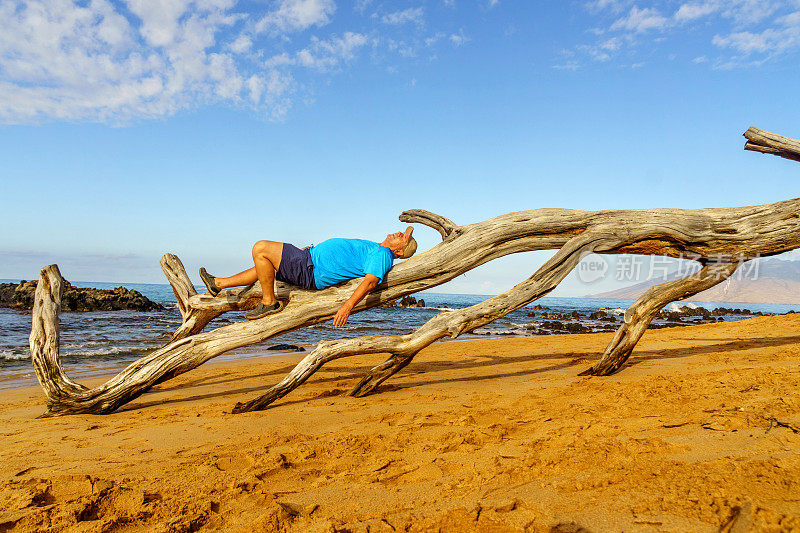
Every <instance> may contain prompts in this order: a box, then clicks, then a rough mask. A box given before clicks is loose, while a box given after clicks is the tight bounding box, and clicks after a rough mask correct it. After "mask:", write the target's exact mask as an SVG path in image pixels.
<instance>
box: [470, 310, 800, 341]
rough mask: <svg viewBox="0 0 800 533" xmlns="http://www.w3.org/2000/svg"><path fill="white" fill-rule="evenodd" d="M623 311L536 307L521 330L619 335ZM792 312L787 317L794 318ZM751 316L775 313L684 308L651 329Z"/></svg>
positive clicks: (662, 316) (510, 332) (665, 315)
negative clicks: (560, 311)
mask: <svg viewBox="0 0 800 533" xmlns="http://www.w3.org/2000/svg"><path fill="white" fill-rule="evenodd" d="M624 313H625V310H624V309H612V308H609V307H601V308H600V309H599V310H597V311H594V312H593V313H587V314H582V313H579V312H578V311H572V312H571V313H558V312H555V311H552V310H551V309H550V308H549V307H545V306H543V305H538V304H537V305H535V306H534V307H533V311H531V312H529V313H528V316H529V317H531V318H532V319H534V320H532V321H531V322H530V323H526V324H522V325H521V327H522V328H524V330H525V331H526V333H525V334H527V335H563V334H569V333H597V332H603V331H616V330H617V329H618V328H619V326H620V324H622V321H623V316H624ZM792 313H794V311H789V312H788V313H787V314H792ZM751 316H773V313H762V312H761V311H750V310H749V309H739V308H727V307H717V308H714V309H711V310H709V309H706V308H704V307H699V306H693V305H684V306H679V305H678V304H674V305H673V306H671V307H669V308H667V309H664V310H662V311H661V312H660V313H659V314H658V316H656V318H655V319H653V321H652V322H651V323H650V325H649V326H648V329H659V328H669V327H675V326H690V325H694V324H709V323H713V322H722V321H724V320H726V319H730V320H738V319H742V318H745V317H751ZM474 333H475V334H476V335H518V334H520V332H519V331H516V332H515V331H513V330H505V331H499V332H496V331H487V332H483V333H481V332H474Z"/></svg>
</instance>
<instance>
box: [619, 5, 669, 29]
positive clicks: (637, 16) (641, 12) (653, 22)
mask: <svg viewBox="0 0 800 533" xmlns="http://www.w3.org/2000/svg"><path fill="white" fill-rule="evenodd" d="M668 24H669V19H667V18H666V17H664V16H662V15H661V13H659V12H658V10H656V9H651V8H647V7H646V8H644V9H639V8H638V7H636V6H634V7H632V8H631V10H630V12H629V13H628V14H627V15H626V16H624V17H622V18H620V19H617V20H616V21H615V22H614V24H612V25H611V30H612V31H614V30H628V31H633V32H636V33H642V32H646V31H648V30H663V29H664V28H666V27H667V25H668Z"/></svg>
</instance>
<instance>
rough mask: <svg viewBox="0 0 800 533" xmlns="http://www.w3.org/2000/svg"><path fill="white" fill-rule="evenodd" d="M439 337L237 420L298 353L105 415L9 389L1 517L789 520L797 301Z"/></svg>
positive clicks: (798, 380) (373, 524) (403, 525)
mask: <svg viewBox="0 0 800 533" xmlns="http://www.w3.org/2000/svg"><path fill="white" fill-rule="evenodd" d="M609 338H610V334H595V335H571V336H559V337H540V338H524V339H501V340H491V341H478V342H452V343H440V344H436V345H434V346H432V347H430V348H429V349H427V350H425V351H424V352H423V353H421V354H420V356H419V357H418V358H417V360H416V361H415V362H414V363H412V364H411V365H410V366H409V367H407V368H406V369H405V371H404V372H403V373H402V374H400V375H399V376H396V377H395V378H394V379H393V380H391V381H390V382H389V383H388V384H387V385H385V386H384V388H383V389H382V392H381V393H380V394H376V395H373V396H370V397H368V398H363V399H354V398H350V397H347V396H343V395H342V392H343V391H346V390H347V389H348V388H349V387H350V386H352V385H353V384H354V383H355V382H356V381H357V378H358V376H359V374H360V373H361V372H363V371H364V370H365V369H366V368H368V367H369V366H371V365H372V364H374V363H376V362H378V361H379V360H381V359H382V358H381V357H374V356H372V357H361V358H354V359H350V360H340V361H336V362H334V363H332V364H331V365H329V366H328V367H326V368H324V369H323V370H321V371H320V372H319V373H318V374H317V375H316V376H315V377H314V378H312V379H311V380H310V381H309V382H308V383H307V384H305V385H304V386H302V387H301V388H300V389H298V390H297V391H295V392H294V393H292V394H290V395H289V396H288V397H287V398H285V399H284V400H283V401H280V402H278V403H277V404H276V406H275V407H274V408H272V409H270V410H268V411H264V412H259V413H249V414H243V415H232V414H230V409H231V407H232V406H233V405H234V403H235V402H236V401H240V400H244V399H247V398H251V397H253V396H254V395H256V394H257V392H258V390H260V389H261V388H262V387H263V386H264V385H269V384H272V383H274V382H276V381H277V380H278V379H279V377H280V376H282V375H283V374H284V373H285V372H287V371H288V370H289V369H290V367H291V363H292V362H293V361H296V360H297V358H284V359H275V358H263V359H258V360H250V361H244V362H235V363H224V364H213V363H212V364H208V365H206V366H204V367H202V368H200V369H198V370H196V371H194V372H191V373H189V374H188V375H185V376H182V377H179V378H177V379H175V380H173V381H171V382H169V383H165V384H162V385H161V386H159V387H158V388H157V389H156V390H154V391H153V392H151V393H149V394H147V395H145V396H144V397H142V398H141V399H139V400H138V401H136V402H134V403H132V404H131V405H130V406H129V407H128V408H127V409H126V410H124V411H121V412H118V413H115V414H112V415H107V416H72V417H64V418H57V419H45V420H37V419H34V417H35V416H36V415H38V414H39V413H40V412H41V411H42V396H41V392H40V391H39V390H37V389H17V390H13V391H6V392H4V393H3V397H2V400H0V436H2V440H0V531H6V530H11V531H41V530H48V529H52V530H54V531H61V530H69V531H110V530H120V531H195V530H200V531H206V530H225V531H236V530H239V531H256V530H264V531H402V530H411V531H430V530H433V531H436V530H441V531H525V530H527V531H585V530H588V531H622V530H625V531H632V530H642V531H718V530H720V528H722V529H723V530H726V531H728V530H729V531H733V532H739V531H751V530H753V531H797V530H800V433H795V432H793V431H792V429H791V428H787V427H784V426H779V425H778V426H776V425H775V422H774V421H773V422H772V427H771V428H770V419H772V418H773V417H774V419H776V420H777V421H779V422H783V423H786V424H789V425H791V426H793V427H795V428H800V315H794V316H791V315H790V316H786V317H764V318H753V319H750V320H746V321H742V322H738V323H734V324H712V325H704V326H693V327H685V328H675V329H667V330H657V331H650V332H648V334H647V335H646V336H645V339H644V340H643V342H642V343H640V345H639V348H638V350H637V356H636V357H635V358H633V360H632V365H631V366H629V367H627V368H625V369H624V370H623V371H622V372H621V373H619V374H617V375H615V376H612V377H608V378H581V377H577V373H578V371H579V370H581V369H583V368H584V367H586V366H587V365H588V364H590V362H591V360H592V359H593V358H594V357H596V355H595V354H597V353H598V351H600V350H601V349H602V347H603V346H604V344H605V343H606V342H607V341H608V340H609Z"/></svg>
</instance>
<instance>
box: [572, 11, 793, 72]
mask: <svg viewBox="0 0 800 533" xmlns="http://www.w3.org/2000/svg"><path fill="white" fill-rule="evenodd" d="M641 5H642V2H637V3H634V1H633V0H590V1H588V2H587V3H585V4H584V6H585V7H586V9H587V10H588V11H589V12H590V13H591V14H592V15H594V16H595V18H596V19H595V20H593V21H592V22H591V24H590V25H589V26H588V27H587V28H586V32H587V33H591V34H594V35H595V36H596V37H597V40H596V41H595V42H594V43H588V44H579V45H575V46H574V47H573V51H574V52H575V53H577V54H578V55H579V56H580V55H582V56H585V57H587V58H589V59H592V60H594V61H597V62H608V61H611V60H613V59H615V58H623V57H624V58H626V59H630V58H635V55H636V54H637V52H639V51H640V50H648V52H647V53H648V55H651V54H652V52H653V51H654V50H655V49H657V48H662V49H664V48H665V47H667V46H669V44H667V43H670V42H675V41H677V40H678V39H681V38H682V35H681V34H687V32H691V38H690V39H686V40H685V42H691V43H692V45H693V46H696V45H695V44H694V43H695V42H696V40H697V36H702V35H704V34H705V35H707V37H706V39H707V41H706V43H707V44H708V45H713V46H715V47H716V48H717V50H723V51H727V55H728V57H725V55H723V56H720V57H718V58H717V59H716V61H715V62H713V65H714V68H732V67H734V66H743V65H750V66H753V65H759V64H762V63H763V62H765V61H771V60H774V59H776V58H777V57H779V56H781V55H782V54H785V53H788V52H790V51H796V50H798V49H800V36H799V34H800V29H799V28H800V11H797V10H798V9H800V1H798V0H792V2H786V1H779V0H689V1H682V2H675V1H674V0H651V1H650V2H647V3H646V7H640V6H641ZM676 5H677V8H676ZM792 5H794V7H792ZM670 12H671V13H672V14H671V15H670V14H669V13H670ZM620 13H623V14H622V15H620ZM687 35H688V34H687ZM609 37H612V38H614V39H617V40H616V41H609ZM611 43H613V44H614V46H609V45H610V44H611ZM709 48H710V46H706V47H700V48H698V49H696V50H694V51H691V52H690V53H691V54H692V55H691V56H690V57H694V58H695V59H694V60H692V61H693V62H694V63H700V62H705V61H707V56H708V54H709ZM664 52H665V55H664V56H663V57H667V58H669V59H672V58H675V57H676V55H675V54H674V53H669V52H671V51H670V50H664ZM733 54H736V55H733ZM759 56H760V57H759ZM700 58H703V59H700ZM620 66H621V65H620Z"/></svg>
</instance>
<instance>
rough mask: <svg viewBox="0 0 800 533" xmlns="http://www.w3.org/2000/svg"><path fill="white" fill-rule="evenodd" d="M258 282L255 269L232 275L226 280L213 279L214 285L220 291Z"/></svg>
mask: <svg viewBox="0 0 800 533" xmlns="http://www.w3.org/2000/svg"><path fill="white" fill-rule="evenodd" d="M256 281H258V274H256V269H255V267H253V268H248V269H247V270H244V271H242V272H239V273H238V274H234V275H233V276H230V277H228V278H214V283H215V284H216V286H217V287H219V288H220V289H227V288H229V287H243V286H245V285H250V284H251V283H254V282H256Z"/></svg>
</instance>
